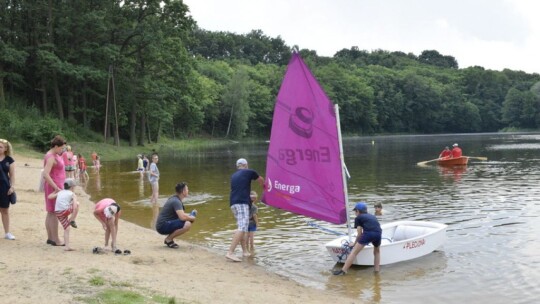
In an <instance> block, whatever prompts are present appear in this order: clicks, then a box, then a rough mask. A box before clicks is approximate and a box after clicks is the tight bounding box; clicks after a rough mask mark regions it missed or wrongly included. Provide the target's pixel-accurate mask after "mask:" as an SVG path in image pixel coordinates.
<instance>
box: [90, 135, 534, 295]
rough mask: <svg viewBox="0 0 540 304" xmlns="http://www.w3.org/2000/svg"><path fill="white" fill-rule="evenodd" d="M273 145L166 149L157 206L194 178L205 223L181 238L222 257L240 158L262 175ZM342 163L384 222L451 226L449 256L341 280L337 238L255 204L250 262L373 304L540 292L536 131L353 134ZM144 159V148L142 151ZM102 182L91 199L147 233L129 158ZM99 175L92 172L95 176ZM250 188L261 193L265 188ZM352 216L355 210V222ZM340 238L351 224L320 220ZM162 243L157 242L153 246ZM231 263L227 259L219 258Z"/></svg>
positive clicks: (144, 200) (143, 194)
mask: <svg viewBox="0 0 540 304" xmlns="http://www.w3.org/2000/svg"><path fill="white" fill-rule="evenodd" d="M454 142H458V143H459V144H460V146H461V147H462V148H463V150H464V154H465V155H468V156H485V157H488V159H489V160H488V161H486V162H481V161H477V160H471V161H470V163H469V165H468V166H467V167H466V168H461V169H448V168H446V169H445V168H441V167H438V166H437V165H435V164H434V163H432V165H429V166H426V167H419V166H416V163H417V162H419V161H424V160H430V159H433V158H436V157H437V156H438V153H439V152H440V150H442V148H443V147H444V146H445V145H451V144H453V143H454ZM267 148H268V146H267V143H264V142H261V143H258V144H247V145H246V144H231V145H230V146H229V147H225V148H223V147H222V148H219V149H208V150H201V151H194V152H190V153H187V154H177V153H174V152H167V151H163V152H162V153H161V154H160V163H159V164H158V167H159V168H160V172H161V180H160V194H161V196H160V199H161V203H163V202H164V201H165V200H166V198H167V197H168V196H170V195H172V194H173V192H174V189H173V188H174V185H175V184H176V182H179V181H187V182H188V183H189V187H190V197H189V198H188V199H187V200H186V205H187V210H188V211H189V210H191V209H192V208H196V209H198V211H199V216H198V218H197V221H196V223H195V225H194V227H193V229H192V230H191V231H190V232H189V233H188V235H186V236H185V237H184V239H185V240H187V241H189V242H193V243H198V244H200V245H203V246H207V247H208V248H210V249H211V250H213V251H215V252H217V253H219V254H225V252H226V250H227V248H228V245H229V244H230V240H231V236H232V234H233V232H234V230H235V228H236V226H235V221H234V218H233V216H232V214H231V212H230V209H229V202H228V195H229V178H230V175H231V174H232V173H233V172H234V171H235V161H236V159H237V158H239V157H245V158H247V159H248V161H249V162H250V167H251V168H253V169H255V170H257V171H258V172H259V173H260V174H261V175H264V173H265V172H264V170H265V165H266V164H265V163H266V149H267ZM344 149H345V160H346V163H347V166H348V169H349V172H350V173H351V179H350V180H349V196H350V200H351V202H355V201H359V200H365V201H367V202H369V205H370V209H369V211H370V212H373V208H371V206H372V204H373V203H375V202H382V203H383V206H384V210H385V214H384V215H383V216H382V217H381V218H380V221H381V222H382V223H384V222H391V221H395V220H428V221H436V222H442V223H446V224H448V225H449V227H448V232H447V237H448V240H447V242H446V244H445V245H444V247H443V248H441V249H440V250H439V251H436V252H434V253H432V254H430V255H428V256H425V257H422V258H419V259H416V260H412V261H408V262H402V263H397V264H393V265H388V266H382V270H381V273H380V274H379V275H374V273H373V269H372V268H370V267H354V268H353V269H351V271H350V272H349V274H348V275H347V276H343V277H342V276H340V277H335V276H333V275H332V274H331V272H330V270H331V269H332V268H333V267H336V266H337V265H335V263H334V262H333V261H332V259H331V258H330V257H329V256H328V254H327V253H326V250H325V248H324V244H325V243H326V242H327V241H329V240H331V239H333V238H334V237H335V236H334V235H332V234H329V233H327V232H325V231H323V230H322V229H317V228H313V227H311V226H309V225H307V224H306V223H307V222H308V221H311V220H310V219H307V218H305V217H302V216H298V215H294V214H291V213H288V212H283V211H281V210H278V209H275V208H272V207H268V206H265V205H263V204H262V203H260V204H259V207H260V209H259V218H260V223H261V225H260V226H261V227H260V230H259V231H258V232H257V233H256V249H257V254H256V257H255V258H253V259H251V260H250V261H248V263H255V264H259V265H261V266H263V267H265V268H266V269H268V270H269V271H272V272H276V273H278V274H280V275H283V276H286V277H289V278H291V279H293V280H295V281H298V282H300V283H302V284H304V285H308V286H312V287H315V288H318V289H323V290H333V291H338V292H340V293H344V294H347V295H349V296H351V297H353V298H355V299H358V302H367V303H369V302H373V303H421V302H428V303H458V302H465V303H480V302H481V303H488V302H490V303H535V302H537V300H538V296H537V293H538V292H540V255H539V254H538V252H540V245H539V242H538V239H539V237H538V236H539V235H540V134H475V135H464V134H452V135H438V136H388V137H369V138H368V137H365V138H349V139H346V140H345V141H344ZM143 152H144V151H143ZM106 158H107V156H106V155H102V159H103V160H105V162H104V166H103V168H102V170H101V173H100V175H99V176H97V175H96V174H95V173H93V172H91V178H90V181H89V182H88V184H87V187H86V188H87V189H86V190H87V191H88V193H89V194H90V195H91V196H92V200H94V201H97V200H99V199H101V198H104V197H112V198H114V199H115V200H117V201H118V202H120V203H121V204H122V206H123V208H124V210H125V212H123V218H124V219H126V220H128V221H131V222H134V223H137V224H139V225H141V226H144V227H150V223H151V219H152V213H153V211H152V208H151V207H150V199H149V197H150V194H151V190H150V186H149V184H148V182H147V180H146V179H145V178H144V177H143V178H140V176H139V174H138V173H137V172H134V170H135V168H136V165H137V161H136V157H135V156H134V157H133V159H130V160H126V161H119V162H106ZM90 171H92V170H90ZM253 186H254V190H256V191H257V192H259V195H260V194H261V190H260V189H258V188H255V187H258V186H256V185H255V184H254V185H253ZM351 216H352V214H351ZM316 223H317V224H318V225H320V226H322V227H326V228H328V229H331V230H335V231H343V232H345V231H346V228H345V227H344V226H336V225H331V224H326V223H323V222H316ZM159 244H161V238H159V237H156V246H159ZM223 262H224V263H225V262H226V261H225V258H223Z"/></svg>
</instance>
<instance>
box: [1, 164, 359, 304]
mask: <svg viewBox="0 0 540 304" xmlns="http://www.w3.org/2000/svg"><path fill="white" fill-rule="evenodd" d="M13 158H14V159H15V164H16V173H15V174H16V185H15V186H16V187H15V189H16V192H17V196H18V201H17V204H15V205H11V207H10V208H9V213H10V222H11V224H10V226H11V232H12V233H13V234H14V235H15V237H16V238H17V239H16V240H14V241H10V240H5V239H2V240H0V242H2V244H1V245H0V248H1V249H0V278H2V281H3V282H4V283H5V286H4V288H3V291H2V299H3V301H5V302H6V303H36V302H38V303H59V302H68V303H84V302H85V299H93V298H94V297H95V296H96V295H98V294H99V293H101V292H103V291H104V290H121V291H131V292H136V293H140V294H144V295H147V296H149V297H153V296H160V297H165V298H173V297H174V298H175V300H176V303H254V302H260V303H270V302H272V303H329V302H336V301H340V302H341V301H345V303H351V302H354V299H351V298H348V297H345V296H343V295H340V294H338V293H335V292H332V291H325V290H318V289H314V288H311V287H306V286H304V285H301V284H300V283H298V282H295V281H293V280H291V279H288V278H285V277H282V276H279V275H277V274H275V273H270V272H268V271H266V270H265V269H264V268H263V267H262V266H258V265H253V263H251V262H250V261H244V262H241V263H235V262H229V261H227V260H226V258H225V255H224V254H223V255H220V254H217V253H216V252H212V250H211V248H205V247H203V246H199V245H194V244H191V243H188V242H185V241H183V240H182V239H181V238H180V239H177V240H176V242H177V243H178V244H179V245H180V248H179V249H170V248H167V247H166V246H165V245H163V238H164V237H163V236H161V235H159V234H157V233H156V232H155V231H153V230H150V229H148V228H144V227H141V226H138V225H136V224H134V223H130V222H127V221H125V220H122V219H121V221H120V224H119V232H118V247H119V248H120V249H121V250H126V249H129V250H130V251H131V255H114V254H113V253H110V252H107V253H106V254H93V253H92V248H93V247H95V246H100V247H103V238H104V233H103V230H102V227H101V225H100V224H99V223H98V222H97V220H96V219H95V218H94V216H93V214H92V211H93V206H94V202H92V201H91V200H90V197H89V195H88V194H86V193H85V192H84V191H83V190H82V188H81V187H76V188H75V193H76V194H77V196H78V199H79V203H80V209H79V214H78V217H77V225H78V228H77V229H74V228H71V231H70V243H71V247H73V248H74V249H76V251H71V252H65V251H64V250H63V247H54V246H50V245H47V244H45V240H46V232H45V227H44V220H45V211H44V202H43V201H44V198H43V193H42V192H38V191H37V186H38V183H39V178H40V174H41V169H42V160H41V159H36V158H29V157H25V156H21V155H14V156H13ZM59 235H60V237H61V239H62V238H63V232H62V231H61V226H60V232H59ZM96 282H101V283H102V284H97V283H96ZM156 303H157V302H156Z"/></svg>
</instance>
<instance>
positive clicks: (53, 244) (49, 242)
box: [47, 240, 66, 246]
mask: <svg viewBox="0 0 540 304" xmlns="http://www.w3.org/2000/svg"><path fill="white" fill-rule="evenodd" d="M47 244H49V245H52V246H66V244H60V245H58V244H56V242H55V241H53V240H47Z"/></svg>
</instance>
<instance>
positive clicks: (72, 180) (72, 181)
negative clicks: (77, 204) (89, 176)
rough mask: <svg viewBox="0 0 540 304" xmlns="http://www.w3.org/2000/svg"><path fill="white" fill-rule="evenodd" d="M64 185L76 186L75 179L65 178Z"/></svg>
mask: <svg viewBox="0 0 540 304" xmlns="http://www.w3.org/2000/svg"><path fill="white" fill-rule="evenodd" d="M64 185H68V187H69V188H73V187H75V186H77V181H76V180H74V179H73V178H66V179H65V180H64Z"/></svg>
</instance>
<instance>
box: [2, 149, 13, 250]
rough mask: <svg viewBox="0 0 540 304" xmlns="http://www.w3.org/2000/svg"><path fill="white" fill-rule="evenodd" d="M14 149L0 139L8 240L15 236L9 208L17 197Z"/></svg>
mask: <svg viewBox="0 0 540 304" xmlns="http://www.w3.org/2000/svg"><path fill="white" fill-rule="evenodd" d="M12 153H13V148H12V147H11V143H9V141H7V140H5V139H0V213H1V214H2V224H3V225H4V232H5V233H6V235H5V236H4V238H5V239H7V240H14V239H15V236H14V235H13V234H12V233H11V232H10V231H9V206H10V205H11V204H14V203H15V201H14V200H13V196H14V195H15V186H14V184H15V163H14V162H15V160H13V158H12V157H11V154H12Z"/></svg>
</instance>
